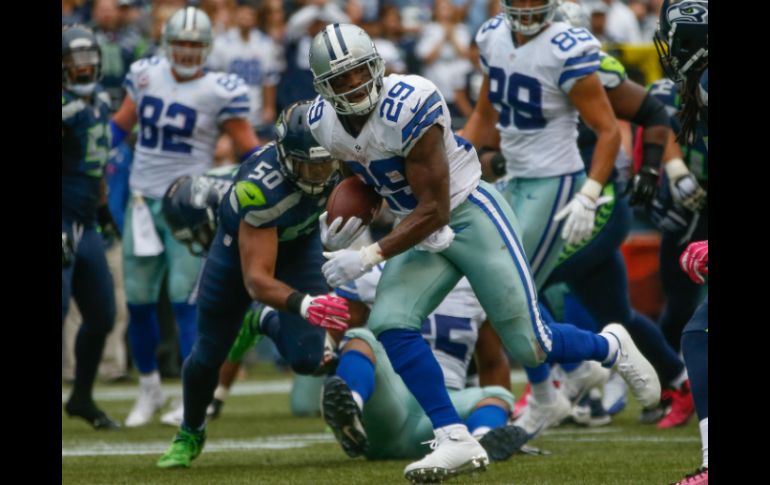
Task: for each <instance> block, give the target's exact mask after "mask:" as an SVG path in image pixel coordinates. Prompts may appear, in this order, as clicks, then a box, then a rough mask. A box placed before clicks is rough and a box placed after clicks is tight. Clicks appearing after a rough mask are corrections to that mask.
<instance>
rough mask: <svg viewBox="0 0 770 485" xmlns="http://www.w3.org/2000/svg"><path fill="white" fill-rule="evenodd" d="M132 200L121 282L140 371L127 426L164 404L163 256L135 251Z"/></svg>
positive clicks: (145, 419) (140, 422)
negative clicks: (160, 363) (160, 349)
mask: <svg viewBox="0 0 770 485" xmlns="http://www.w3.org/2000/svg"><path fill="white" fill-rule="evenodd" d="M132 212H133V200H132V201H130V202H129V204H128V207H127V208H126V216H125V224H124V226H123V227H124V233H123V239H122V243H123V284H124V286H125V290H126V302H127V304H128V315H129V320H128V339H129V342H130V344H131V357H132V358H133V362H134V365H135V366H136V368H137V370H138V371H139V396H138V398H137V400H136V402H135V404H134V406H133V408H132V409H131V411H130V412H129V413H128V416H127V417H126V421H125V424H126V426H128V427H135V426H144V425H146V424H148V423H149V422H150V420H152V417H153V415H154V414H155V412H156V411H159V410H160V409H161V408H162V407H163V402H164V398H163V391H162V389H161V387H160V373H159V372H158V361H157V358H156V351H157V348H158V343H159V342H160V323H159V322H158V311H157V303H158V296H159V295H160V285H161V283H162V280H163V273H164V272H165V270H166V262H165V258H164V257H163V255H162V254H161V255H159V256H136V255H135V254H134V229H133V214H132Z"/></svg>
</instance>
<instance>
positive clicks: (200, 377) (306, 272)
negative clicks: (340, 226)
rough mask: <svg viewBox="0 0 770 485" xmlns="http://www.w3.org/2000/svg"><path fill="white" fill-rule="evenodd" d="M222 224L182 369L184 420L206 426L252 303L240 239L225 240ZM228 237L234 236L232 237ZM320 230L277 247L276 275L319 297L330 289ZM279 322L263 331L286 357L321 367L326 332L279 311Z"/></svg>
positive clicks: (307, 367) (296, 364)
mask: <svg viewBox="0 0 770 485" xmlns="http://www.w3.org/2000/svg"><path fill="white" fill-rule="evenodd" d="M224 237H225V232H224V229H223V228H222V226H220V227H219V229H218V230H217V234H216V237H215V239H214V242H213V244H212V246H211V250H210V251H209V254H208V257H207V259H206V262H205V264H204V266H203V273H202V275H201V280H200V286H199V289H198V325H197V326H198V335H197V337H196V339H195V344H194V345H193V349H192V352H191V353H190V355H189V356H188V357H187V359H186V360H185V363H184V367H183V369H182V381H183V386H184V422H185V424H186V425H187V426H189V427H191V428H199V427H200V426H201V425H202V424H203V420H204V417H205V413H206V407H207V406H208V405H209V403H210V402H211V399H212V398H213V397H214V389H215V388H216V385H217V380H218V375H219V367H220V366H221V365H222V363H223V362H224V361H225V359H226V357H227V354H228V352H229V351H230V348H231V347H232V345H233V342H234V341H235V338H236V336H237V335H238V331H239V330H240V328H241V324H242V321H243V314H244V313H245V312H246V310H247V309H248V307H249V304H250V303H251V301H252V300H251V297H250V296H249V294H248V292H247V291H246V288H245V287H244V285H243V274H242V272H241V263H240V254H239V249H238V238H237V235H235V236H234V237H233V238H232V241H231V244H230V246H229V247H228V246H226V245H225V244H224ZM228 239H229V238H228ZM322 251H323V249H322V246H321V240H320V237H319V233H318V231H316V232H314V233H313V234H311V235H309V236H306V237H302V238H299V239H297V240H294V241H290V242H281V243H280V244H279V246H278V259H277V261H276V271H275V277H276V279H278V280H280V281H283V282H284V283H286V284H288V285H289V286H291V287H293V288H295V289H297V290H298V291H301V292H304V293H308V294H312V295H319V294H324V293H327V292H328V291H329V288H328V286H327V284H326V280H325V278H324V277H323V273H322V272H321V266H322V265H323V262H324V261H325V260H324V257H323V255H322V254H321V253H322ZM279 321H280V325H276V326H271V327H268V328H263V329H262V331H263V332H264V333H265V334H266V335H267V336H269V337H270V338H271V339H272V340H273V342H274V343H275V344H276V347H277V348H278V351H279V352H280V354H281V356H282V357H283V358H284V360H286V361H287V362H288V363H289V365H290V366H291V367H292V369H293V370H294V371H295V372H297V373H299V374H309V373H311V372H313V371H314V370H316V368H317V367H318V365H319V364H320V363H321V359H322V357H323V346H324V338H325V331H324V329H322V328H319V327H315V326H313V325H311V324H310V323H308V322H307V321H306V320H305V319H303V318H302V317H300V316H299V315H296V314H291V313H285V312H279Z"/></svg>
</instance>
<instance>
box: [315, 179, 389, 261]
mask: <svg viewBox="0 0 770 485" xmlns="http://www.w3.org/2000/svg"><path fill="white" fill-rule="evenodd" d="M381 204H382V197H381V196H380V195H379V194H378V193H377V192H375V190H374V189H373V188H372V187H370V186H368V185H366V184H364V183H363V182H362V181H361V179H359V178H358V177H356V176H353V177H348V178H346V179H345V180H343V181H342V182H340V184H339V185H337V187H335V188H334V190H333V191H332V193H331V195H330V196H329V200H328V201H327V202H326V212H324V213H323V214H321V217H320V218H319V222H320V225H321V242H322V243H323V245H324V246H325V247H326V249H328V250H331V251H337V250H339V249H343V248H346V247H347V246H348V245H349V244H350V243H351V242H353V241H354V240H355V239H357V238H358V236H360V235H361V233H362V232H363V231H364V230H365V229H366V226H367V225H368V224H369V223H370V222H372V219H374V216H375V215H376V214H377V211H378V210H379V208H380V205H381ZM338 218H341V219H339V220H338Z"/></svg>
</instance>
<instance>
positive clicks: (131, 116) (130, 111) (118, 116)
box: [110, 93, 139, 147]
mask: <svg viewBox="0 0 770 485" xmlns="http://www.w3.org/2000/svg"><path fill="white" fill-rule="evenodd" d="M138 120H139V117H138V115H137V113H136V103H134V100H133V99H132V98H131V96H130V95H129V94H128V93H126V96H125V97H124V98H123V103H121V105H120V108H118V110H117V111H116V112H115V114H114V115H113V116H112V119H111V120H110V130H111V131H112V146H113V147H116V146H118V145H120V142H121V141H123V139H124V138H125V137H126V135H127V134H129V133H131V131H132V130H133V129H134V126H135V125H136V122H137V121H138Z"/></svg>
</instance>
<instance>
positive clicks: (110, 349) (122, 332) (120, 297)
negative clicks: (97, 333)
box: [99, 240, 128, 381]
mask: <svg viewBox="0 0 770 485" xmlns="http://www.w3.org/2000/svg"><path fill="white" fill-rule="evenodd" d="M105 255H106V257H107V265H108V267H109V269H110V273H111V274H112V284H113V286H114V288H115V326H114V327H113V328H112V331H111V332H110V334H109V335H108V336H107V342H106V343H105V344H104V355H103V356H102V362H101V364H100V365H99V375H100V376H102V377H103V378H105V379H107V380H109V381H115V380H118V379H121V378H125V377H126V376H127V372H128V369H127V367H126V366H127V359H126V351H127V349H126V330H127V329H128V309H127V308H126V291H125V289H124V288H123V252H122V247H121V244H120V241H119V240H113V241H112V242H111V243H110V247H109V248H107V250H106V251H105Z"/></svg>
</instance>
